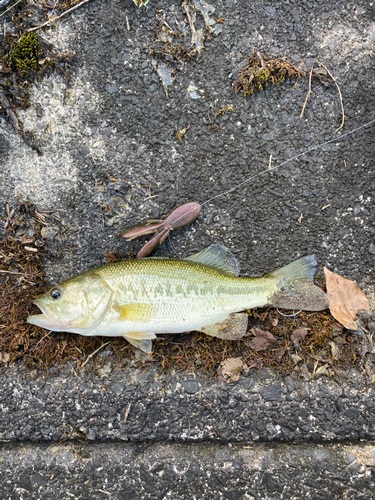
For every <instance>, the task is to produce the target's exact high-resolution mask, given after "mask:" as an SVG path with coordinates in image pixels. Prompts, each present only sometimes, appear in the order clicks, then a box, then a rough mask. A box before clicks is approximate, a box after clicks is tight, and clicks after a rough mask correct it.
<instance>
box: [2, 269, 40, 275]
mask: <svg viewBox="0 0 375 500" xmlns="http://www.w3.org/2000/svg"><path fill="white" fill-rule="evenodd" d="M0 273H6V274H20V275H22V276H37V275H36V274H30V273H17V272H16V271H6V270H5V269H0Z"/></svg>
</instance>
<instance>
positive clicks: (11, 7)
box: [0, 0, 22, 17]
mask: <svg viewBox="0 0 375 500" xmlns="http://www.w3.org/2000/svg"><path fill="white" fill-rule="evenodd" d="M21 1H22V0H18V1H17V2H16V3H14V4H13V5H11V6H10V7H8V8H7V10H4V12H2V13H1V14H0V17H2V16H4V15H5V14H6V13H7V12H9V11H10V10H11V9H13V7H15V6H16V5H17V4H18V3H20V2H21Z"/></svg>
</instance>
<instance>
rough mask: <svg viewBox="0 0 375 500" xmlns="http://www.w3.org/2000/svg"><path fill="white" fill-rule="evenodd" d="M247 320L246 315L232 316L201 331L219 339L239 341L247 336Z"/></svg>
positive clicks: (237, 314)
mask: <svg viewBox="0 0 375 500" xmlns="http://www.w3.org/2000/svg"><path fill="white" fill-rule="evenodd" d="M247 320H248V318H247V314H246V313H236V314H230V315H229V316H228V318H226V319H225V320H224V321H220V322H219V323H214V324H212V325H207V326H204V327H203V328H201V329H200V330H199V331H200V332H203V333H206V334H207V335H211V337H218V338H219V339H224V340H238V339H241V338H242V337H244V335H245V334H246V329H247Z"/></svg>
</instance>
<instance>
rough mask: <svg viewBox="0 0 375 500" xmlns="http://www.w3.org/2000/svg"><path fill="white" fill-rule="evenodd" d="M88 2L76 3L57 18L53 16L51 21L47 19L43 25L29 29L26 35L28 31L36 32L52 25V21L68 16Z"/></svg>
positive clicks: (85, 0)
mask: <svg viewBox="0 0 375 500" xmlns="http://www.w3.org/2000/svg"><path fill="white" fill-rule="evenodd" d="M89 1H90V0H83V1H82V2H80V3H78V4H77V5H74V7H71V8H70V9H68V10H66V11H65V12H63V13H62V14H60V15H59V16H55V17H52V19H49V20H48V21H46V22H45V23H43V24H40V25H39V26H35V28H30V29H28V30H27V31H26V33H30V31H36V30H38V29H39V28H43V26H47V25H48V24H51V23H53V22H54V21H57V20H58V19H61V18H62V17H64V16H65V15H66V14H69V12H73V10H76V9H78V7H80V6H81V5H83V4H84V3H87V2H89Z"/></svg>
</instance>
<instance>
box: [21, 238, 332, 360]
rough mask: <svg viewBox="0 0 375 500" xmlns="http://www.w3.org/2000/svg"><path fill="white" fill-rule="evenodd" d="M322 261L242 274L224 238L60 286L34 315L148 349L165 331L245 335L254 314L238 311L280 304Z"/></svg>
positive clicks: (47, 324) (35, 320)
mask: <svg viewBox="0 0 375 500" xmlns="http://www.w3.org/2000/svg"><path fill="white" fill-rule="evenodd" d="M315 266H316V261H315V258H314V256H308V257H304V258H303V259H300V260H298V261H296V262H294V263H292V264H289V265H288V266H286V267H284V268H282V269H279V270H277V271H274V272H273V273H270V274H268V275H266V276H264V277H262V278H239V277H238V274H239V269H238V263H237V261H236V259H235V257H234V256H233V255H232V254H231V253H230V252H229V251H228V250H226V249H224V248H223V247H221V246H219V245H212V246H211V247H209V248H208V249H206V250H204V251H202V252H199V253H198V254H195V255H193V256H191V257H188V258H187V259H164V258H149V259H135V260H129V261H121V262H115V263H111V264H108V265H105V266H101V267H98V268H95V269H92V270H89V271H86V272H85V273H83V274H81V275H79V276H77V277H74V278H71V279H69V280H66V281H64V282H63V283H61V284H60V285H59V286H57V287H53V288H52V289H51V290H50V291H49V292H48V293H46V294H44V295H43V296H42V297H40V298H39V299H36V301H35V304H36V305H38V307H39V308H40V309H41V310H42V312H43V314H42V315H36V316H29V317H28V322H29V323H32V324H35V325H39V326H43V327H44V328H48V329H50V330H54V331H68V332H73V333H78V334H81V335H103V336H123V337H125V338H126V339H127V340H128V341H129V342H131V343H132V344H134V345H136V346H137V347H139V348H141V349H142V350H144V351H146V352H150V351H151V339H153V338H155V334H160V333H164V334H165V333H181V332H186V331H193V330H194V331H204V332H205V333H208V334H209V335H214V336H217V337H221V338H228V339H230V338H240V337H241V336H243V335H244V334H245V332H246V325H247V316H246V321H245V320H244V318H243V316H241V315H236V314H234V313H237V312H239V311H244V310H246V309H250V308H253V307H262V306H265V305H272V304H273V298H274V297H276V296H277V294H278V292H280V290H282V288H283V287H285V286H288V285H290V284H292V283H297V282H303V283H305V282H309V281H310V282H311V278H312V277H313V274H314V272H315ZM322 293H323V292H322ZM228 325H229V327H230V328H232V330H233V332H232V333H230V332H229V333H228V331H227V330H228Z"/></svg>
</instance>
